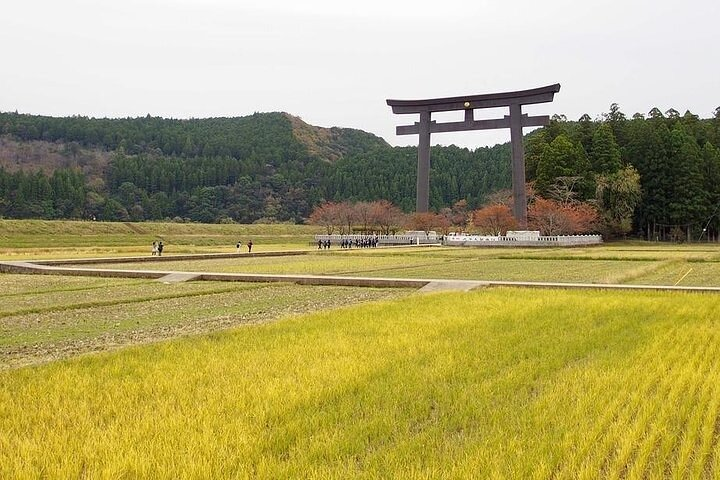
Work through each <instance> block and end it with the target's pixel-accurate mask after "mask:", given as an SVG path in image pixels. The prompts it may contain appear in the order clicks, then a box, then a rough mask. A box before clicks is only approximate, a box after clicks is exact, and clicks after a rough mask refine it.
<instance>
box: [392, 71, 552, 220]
mask: <svg viewBox="0 0 720 480" xmlns="http://www.w3.org/2000/svg"><path fill="white" fill-rule="evenodd" d="M559 91H560V84H559V83H556V84H554V85H548V86H546V87H540V88H534V89H531V90H520V91H517V92H503V93H489V94H485V95H470V96H467V97H449V98H431V99H427V100H387V104H388V105H390V106H391V107H392V111H393V113H399V114H409V113H419V114H420V121H419V122H415V123H414V124H413V125H402V126H399V127H397V129H396V133H397V134H398V135H416V134H417V135H419V136H420V139H419V141H418V169H417V197H416V204H415V205H416V207H415V210H416V211H417V212H427V211H428V210H429V208H430V134H431V133H441V132H461V131H466V130H489V129H494V128H509V129H510V149H511V151H512V187H513V198H514V207H513V214H514V215H515V219H516V220H517V222H518V225H519V227H520V228H521V229H523V230H524V229H526V228H527V199H526V198H525V158H524V151H523V141H522V140H523V139H522V128H523V127H541V126H543V125H547V124H548V123H550V117H549V116H547V115H541V116H534V117H529V116H528V115H527V114H523V113H522V106H523V105H530V104H535V103H547V102H552V101H553V97H554V96H555V94H556V93H557V92H559ZM496 107H509V109H510V114H509V115H505V116H504V117H503V118H498V119H492V120H475V114H474V112H475V109H481V108H496ZM454 110H464V111H465V119H464V120H463V121H461V122H446V123H437V122H435V121H434V120H432V119H431V114H432V113H433V112H450V111H454Z"/></svg>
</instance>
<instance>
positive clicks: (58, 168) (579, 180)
mask: <svg viewBox="0 0 720 480" xmlns="http://www.w3.org/2000/svg"><path fill="white" fill-rule="evenodd" d="M416 152H417V150H416V148H414V147H391V146H389V145H388V144H387V143H386V142H385V141H384V140H382V139H381V138H379V137H377V136H375V135H372V134H369V133H366V132H363V131H360V130H353V129H346V128H329V129H328V128H319V127H314V126H311V125H308V124H306V123H305V122H303V121H302V120H301V119H299V118H297V117H293V116H291V115H288V114H285V113H255V114H253V115H250V116H247V117H237V118H209V119H190V120H176V119H163V118H156V117H150V116H147V117H143V118H126V119H94V118H86V117H69V118H52V117H43V116H33V115H21V114H17V113H0V216H5V217H9V218H47V219H54V218H86V219H87V218H95V219H99V220H109V221H128V220H130V221H147V220H161V219H175V220H176V221H177V220H189V221H194V222H206V223H213V222H239V223H253V222H261V223H273V222H278V221H291V222H302V221H304V220H305V219H307V218H308V216H309V214H310V213H311V212H312V210H313V208H314V207H316V206H317V205H319V204H321V203H322V202H324V201H371V200H380V199H384V200H389V201H390V202H392V203H393V204H395V205H397V206H399V207H400V208H401V209H403V210H405V211H411V210H413V208H414V204H415V181H416V179H415V168H416V158H417V153H416ZM509 157H510V152H509V146H508V145H507V144H505V145H496V146H495V147H493V148H478V149H476V150H468V149H466V148H458V147H455V146H450V147H434V148H433V149H432V152H431V158H432V161H431V167H432V168H431V174H430V175H431V187H430V204H431V207H432V208H433V209H436V210H439V209H441V208H443V207H450V206H451V205H453V204H454V203H456V202H458V201H460V200H464V201H465V202H466V204H467V206H468V208H469V209H470V210H472V209H474V208H477V207H479V206H481V205H482V204H483V203H485V202H486V201H488V200H490V199H492V198H494V196H493V195H492V194H493V193H495V192H497V191H499V190H502V189H507V188H508V187H509V186H510V178H511V175H510V162H509ZM526 163H527V178H528V180H529V181H531V182H533V183H534V186H535V192H536V193H537V194H538V195H539V196H540V197H544V198H545V199H552V200H554V201H558V202H561V203H562V204H567V203H571V202H585V203H586V204H587V205H589V206H591V207H592V208H597V209H598V211H599V213H600V215H601V217H602V224H603V225H604V227H603V228H604V231H603V233H607V234H609V235H614V236H623V235H626V234H628V233H630V234H635V235H642V236H645V237H646V238H648V239H657V238H659V239H673V240H679V239H696V238H698V237H700V236H701V235H702V236H704V237H705V238H713V239H715V238H718V237H719V235H720V109H717V110H716V111H715V115H714V117H713V118H710V119H701V118H699V117H698V116H697V115H694V114H692V113H691V112H686V113H685V114H683V115H680V113H679V112H677V111H676V110H673V109H670V110H668V111H667V112H665V113H664V114H663V113H662V112H660V111H659V110H658V109H656V108H653V109H651V110H650V112H649V113H648V115H647V117H646V116H645V115H642V114H635V115H633V116H632V117H631V118H628V117H627V116H626V115H625V114H623V113H622V112H621V111H620V109H619V107H618V106H617V105H616V104H613V105H612V106H611V108H610V111H609V112H608V113H605V114H602V115H601V116H600V117H598V118H597V119H595V120H592V119H591V117H590V116H588V115H583V116H582V117H581V118H580V119H579V120H578V121H577V122H573V121H568V120H567V119H565V118H564V117H562V116H555V117H553V119H552V121H551V122H550V125H549V126H547V127H544V128H542V129H540V130H536V131H535V132H533V133H531V134H530V135H528V136H527V137H526ZM531 201H532V200H531Z"/></svg>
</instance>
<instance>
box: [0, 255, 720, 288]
mask: <svg viewBox="0 0 720 480" xmlns="http://www.w3.org/2000/svg"><path fill="white" fill-rule="evenodd" d="M306 253H308V252H307V251H297V252H262V253H253V254H247V253H245V254H243V253H240V254H237V253H233V254H199V255H172V256H170V255H168V256H165V257H114V258H111V259H108V258H94V259H74V260H73V259H69V260H42V261H37V262H12V261H0V273H22V274H40V275H72V276H87V277H108V278H148V279H157V280H159V281H162V282H169V283H172V282H184V281H201V280H207V281H221V282H253V283H258V282H261V283H262V282H287V283H297V284H300V285H334V286H348V287H378V288H380V287H382V288H415V289H418V290H419V291H420V292H422V293H426V292H427V293H429V292H439V291H450V290H455V291H469V290H473V289H475V288H481V287H531V288H564V289H607V290H654V291H681V292H712V293H720V287H686V286H673V285H624V284H601V283H559V282H508V281H496V280H487V281H486V280H450V279H421V278H377V277H346V276H330V275H275V274H252V273H213V272H180V271H164V270H122V269H108V268H88V267H70V266H67V265H71V264H72V265H79V264H93V263H95V264H98V263H112V262H116V263H125V262H136V261H145V262H160V261H170V260H198V259H208V258H237V257H247V256H282V255H304V254H306Z"/></svg>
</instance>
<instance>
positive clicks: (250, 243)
mask: <svg viewBox="0 0 720 480" xmlns="http://www.w3.org/2000/svg"><path fill="white" fill-rule="evenodd" d="M252 247H253V243H252V240H250V241H249V242H247V249H248V253H252ZM235 248H236V249H237V253H240V251H241V249H242V242H237V244H236V245H235Z"/></svg>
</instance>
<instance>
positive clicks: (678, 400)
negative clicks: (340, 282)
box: [0, 221, 720, 479]
mask: <svg viewBox="0 0 720 480" xmlns="http://www.w3.org/2000/svg"><path fill="white" fill-rule="evenodd" d="M3 222H7V221H0V227H5V226H8V225H10V227H12V228H9V229H5V230H2V231H1V232H2V234H0V249H4V250H2V251H1V252H0V255H4V258H10V259H14V260H18V259H22V260H32V259H34V258H62V257H68V258H73V257H77V258H81V257H87V256H106V255H107V256H117V255H130V254H140V255H147V256H148V257H149V251H148V249H147V248H146V247H147V245H146V243H147V239H149V238H150V239H152V238H153V237H152V236H143V235H146V233H142V232H147V231H148V230H147V229H150V230H153V229H158V230H163V231H165V232H166V233H167V232H172V234H173V235H175V236H174V237H168V238H174V239H175V240H174V241H173V242H172V243H171V245H172V246H171V248H170V250H169V253H170V255H169V256H168V257H166V259H168V260H169V258H170V257H171V254H172V253H192V252H225V253H228V252H231V251H233V250H234V241H233V245H231V246H230V245H226V243H228V242H229V241H230V240H231V239H232V238H235V237H236V233H237V232H245V234H246V235H250V236H249V237H247V238H253V239H254V240H253V241H254V242H255V241H256V240H258V242H259V244H260V249H261V251H262V249H267V250H266V251H271V250H274V249H277V250H284V249H290V248H292V249H293V250H297V249H304V250H306V253H305V254H303V255H300V256H276V257H252V256H248V255H245V254H237V255H235V256H233V257H232V258H226V259H222V260H219V259H218V260H194V261H173V260H169V261H162V262H157V263H154V262H149V263H141V262H136V263H129V264H107V265H104V266H106V267H108V268H127V269H155V270H178V271H201V272H202V271H213V272H243V273H282V274H301V273H307V274H314V275H351V276H370V277H416V278H463V279H478V280H483V279H485V280H517V281H523V280H526V281H553V282H591V283H593V282H594V283H617V284H655V285H660V284H663V285H673V284H679V285H699V286H720V280H719V278H720V269H719V266H720V246H717V245H709V244H705V245H661V244H648V243H619V244H607V245H603V246H599V247H593V248H578V249H547V250H545V249H504V248H503V249H475V248H446V247H428V248H416V247H410V248H406V247H403V248H392V249H391V248H388V249H385V248H378V249H359V250H352V251H341V250H339V249H335V248H333V249H331V250H330V251H317V250H315V249H312V248H311V247H310V246H309V245H308V244H307V243H306V242H305V240H306V237H305V236H304V235H305V233H303V232H304V231H303V230H297V231H293V229H292V226H277V227H276V228H278V230H277V236H276V237H273V236H272V235H271V236H268V237H262V236H261V235H262V234H261V233H260V232H261V231H263V232H264V231H267V230H269V228H270V227H267V228H266V227H263V226H229V227H225V226H222V227H221V226H217V227H208V228H207V230H208V232H210V233H209V234H208V237H207V238H205V237H204V236H203V229H204V228H205V226H201V225H182V224H181V225H179V226H176V225H169V226H168V225H165V224H158V225H157V226H154V225H144V224H118V225H97V224H93V223H90V222H75V223H73V222H69V223H67V224H66V223H62V224H55V223H53V222H41V223H32V222H31V223H29V224H26V225H25V226H23V224H22V222H20V223H11V224H8V223H3ZM82 223H87V224H88V225H89V226H86V225H82ZM23 228H26V229H27V231H24V230H23ZM88 228H90V230H88ZM97 228H105V229H110V230H109V231H108V234H107V235H99V236H98V237H97V238H106V241H105V243H102V242H100V243H101V244H98V245H94V244H91V242H89V241H87V239H84V240H80V239H78V237H83V236H85V235H86V234H88V235H89V234H91V232H92V231H93V229H97ZM213 228H216V230H213ZM225 228H230V230H225ZM303 228H304V227H303ZM12 229H15V230H12ZM143 229H146V230H143ZM153 231H154V230H153ZM23 232H25V233H23ZM43 232H44V233H43ZM128 232H135V233H128ZM252 235H256V236H252ZM31 237H35V238H34V239H32V238H31ZM42 238H45V239H46V238H55V239H58V241H57V244H56V246H55V247H50V248H47V247H45V246H44V245H43V244H42V242H41V241H40V240H39V239H42ZM263 238H265V240H263ZM193 239H195V240H193ZM173 247H175V248H177V250H174V249H173ZM182 249H185V250H186V252H181V250H182ZM164 260H165V259H164ZM102 266H103V265H93V266H92V268H96V267H102ZM719 311H720V295H718V294H717V293H687V292H631V291H603V290H597V289H591V290H572V291H570V290H563V289H547V288H544V289H524V288H509V287H503V288H484V289H478V290H474V291H470V292H442V293H440V292H438V293H432V294H426V293H423V294H420V293H418V292H416V291H414V290H410V289H376V288H351V287H329V286H327V287H326V286H323V287H320V286H301V285H294V284H287V283H267V284H260V283H234V282H184V283H183V282H181V283H164V282H161V281H160V282H159V281H153V280H138V279H117V278H112V279H107V278H92V277H74V276H50V275H10V274H0V478H19V479H25V478H28V479H29V478H101V479H102V478H161V479H162V478H167V479H171V478H173V479H174V478H248V479H249V478H318V479H321V478H322V479H325V478H338V479H345V478H536V479H576V478H580V479H594V478H630V479H644V478H707V479H713V478H718V477H720V322H718V318H719V317H718V312H719Z"/></svg>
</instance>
